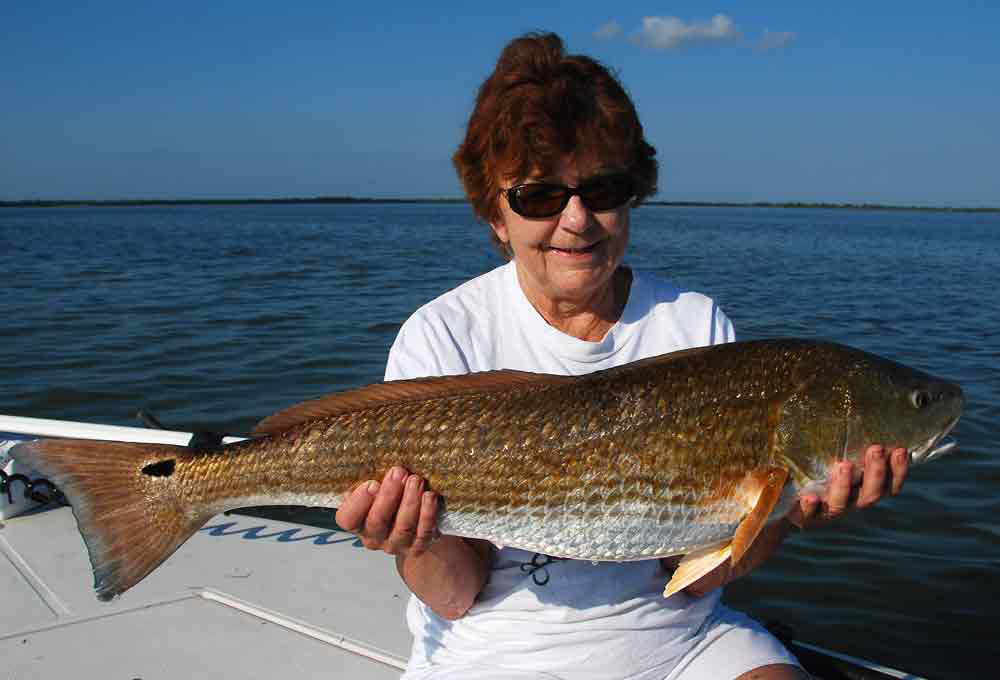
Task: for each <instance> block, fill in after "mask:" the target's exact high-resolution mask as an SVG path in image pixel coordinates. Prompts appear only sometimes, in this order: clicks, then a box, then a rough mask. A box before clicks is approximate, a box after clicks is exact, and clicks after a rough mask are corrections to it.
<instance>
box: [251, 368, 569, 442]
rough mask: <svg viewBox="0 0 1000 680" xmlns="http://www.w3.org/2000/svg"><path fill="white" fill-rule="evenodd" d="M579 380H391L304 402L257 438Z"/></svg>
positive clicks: (491, 376)
mask: <svg viewBox="0 0 1000 680" xmlns="http://www.w3.org/2000/svg"><path fill="white" fill-rule="evenodd" d="M574 380H576V378H574V377H573V376H567V375H548V374H545V373H529V372H527V371H514V370H509V369H507V370H502V371H483V372H481V373H468V374H466V375H448V376H442V377H434V378H413V379H411V380H392V381H390V382H384V383H375V384H374V385H368V386H367V387H359V388H357V389H353V390H347V391H346V392H337V393H336V394H330V395H327V396H325V397H320V398H319V399H313V400H311V401H304V402H302V403H300V404H296V405H294V406H290V407H288V408H286V409H284V410H283V411H279V412H277V413H275V414H274V415H271V416H268V417H267V418H264V420H262V421H260V422H259V423H258V424H257V427H256V428H254V431H253V433H254V434H257V435H263V434H277V433H278V432H284V431H285V430H287V429H289V428H291V427H294V426H295V425H299V424H301V423H305V422H308V421H310V420H316V419H318V418H329V417H331V416H337V415H341V414H344V413H348V412H350V411H357V410H360V409H365V408H375V407H378V406H386V405H389V404H395V403H400V402H407V401H421V400H424V399H434V398H441V397H452V396H456V395H460V394H477V393H483V392H493V391H497V390H504V389H510V388H511V387H514V386H523V385H534V386H536V387H547V386H552V385H564V384H566V383H569V382H573V381H574Z"/></svg>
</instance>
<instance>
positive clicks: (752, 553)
mask: <svg viewBox="0 0 1000 680" xmlns="http://www.w3.org/2000/svg"><path fill="white" fill-rule="evenodd" d="M909 467H910V456H909V454H907V452H906V449H901V448H897V449H893V450H892V451H890V452H888V453H887V452H886V450H885V447H883V446H881V445H879V444H873V445H872V446H869V447H868V449H867V450H866V451H865V455H864V462H863V469H861V470H858V469H857V468H856V466H855V465H854V464H852V463H851V462H850V461H841V462H839V463H837V464H836V465H835V466H834V468H833V470H832V471H831V479H830V487H829V490H828V491H827V494H826V496H825V497H824V498H820V497H819V496H817V495H815V494H810V495H806V496H803V497H802V498H801V499H800V501H799V503H798V504H797V505H796V506H795V507H794V508H793V509H792V511H791V512H790V513H789V514H788V516H787V517H785V518H784V519H782V520H781V521H779V522H775V523H774V524H771V525H770V526H767V527H765V528H764V530H763V531H762V532H761V533H760V535H759V536H758V537H757V540H755V541H754V542H753V544H752V545H751V546H750V549H749V550H748V551H747V553H746V554H745V555H744V556H743V559H742V560H740V562H739V564H736V565H733V564H732V563H731V562H729V561H727V562H725V563H723V564H721V565H719V566H718V567H716V568H715V569H713V570H712V571H710V572H709V573H707V574H705V575H704V576H702V577H701V578H700V579H698V580H697V581H695V582H694V583H692V584H691V585H690V586H688V587H687V588H685V589H684V592H686V593H688V594H689V595H694V596H696V597H701V596H703V595H705V594H707V593H709V592H711V591H712V590H715V589H716V588H719V587H721V586H724V585H726V584H727V583H730V582H732V581H735V580H736V579H738V578H740V577H741V576H745V575H746V574H748V573H750V572H751V571H753V570H754V569H755V568H757V567H758V566H760V565H761V564H763V563H764V562H766V561H767V559H768V558H770V557H771V555H773V554H774V552H775V551H776V550H777V549H778V546H780V545H781V543H782V541H784V540H785V537H786V536H787V535H788V533H789V532H790V531H791V528H792V525H793V524H794V525H795V526H798V527H799V528H802V529H812V528H815V527H818V526H822V525H824V524H826V523H827V522H829V521H830V520H831V519H835V518H837V517H840V516H841V515H843V514H844V513H845V512H847V511H849V510H852V509H854V508H867V507H870V506H872V505H874V504H875V503H878V502H879V501H880V500H882V499H883V498H884V497H885V496H886V495H891V496H895V495H896V494H897V493H899V491H900V489H902V488H903V482H904V481H905V480H906V473H907V472H908V471H909ZM859 477H860V484H858V483H857V480H858V478H859ZM664 566H666V567H667V568H671V567H673V566H676V562H674V561H665V562H664Z"/></svg>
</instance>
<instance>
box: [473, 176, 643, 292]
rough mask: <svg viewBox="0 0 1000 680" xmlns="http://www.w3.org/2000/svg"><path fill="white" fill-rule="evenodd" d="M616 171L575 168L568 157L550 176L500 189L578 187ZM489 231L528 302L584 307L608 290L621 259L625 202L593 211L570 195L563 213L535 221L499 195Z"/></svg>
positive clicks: (625, 228)
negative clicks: (507, 253)
mask: <svg viewBox="0 0 1000 680" xmlns="http://www.w3.org/2000/svg"><path fill="white" fill-rule="evenodd" d="M620 171H621V169H620V168H615V167H604V166H601V165H600V164H597V163H592V164H583V165H582V166H581V167H578V165H577V163H576V161H575V160H574V159H573V158H567V159H564V161H563V162H562V163H561V164H560V166H559V168H558V169H557V171H556V173H557V174H555V175H553V176H551V177H530V178H529V179H526V180H524V182H506V183H504V182H501V187H503V188H504V189H508V188H510V187H511V186H514V185H515V184H521V183H529V182H547V183H552V184H563V185H566V186H568V187H577V186H579V185H580V184H581V183H584V182H586V181H587V180H589V179H592V178H593V177H596V176H598V175H603V174H612V173H615V172H620ZM491 226H492V227H493V230H494V232H496V235H497V237H498V238H499V239H500V240H501V241H503V242H504V243H505V244H507V245H508V246H509V248H510V249H511V251H512V252H513V255H514V262H515V265H516V266H517V269H518V274H519V278H520V281H521V285H522V286H524V287H526V288H527V290H525V292H526V293H528V295H529V297H533V296H542V297H543V298H545V299H546V300H547V301H549V302H553V303H559V302H571V303H572V302H577V303H579V302H586V301H588V300H593V299H596V298H598V297H600V294H601V293H603V292H605V289H606V288H607V287H608V286H610V285H611V277H612V275H613V274H614V272H615V270H616V269H617V268H618V265H619V264H621V261H622V257H623V256H624V255H625V247H626V245H628V229H629V202H628V201H626V203H625V204H624V205H622V206H621V207H619V208H615V209H613V210H610V211H606V212H592V211H590V210H588V209H587V207H586V206H584V205H583V203H582V202H581V201H580V197H579V196H572V197H571V198H570V200H569V203H568V204H567V205H566V207H565V208H564V209H563V211H562V212H561V213H559V214H557V215H555V216H553V217H546V218H543V219H533V218H527V217H522V216H521V215H518V214H517V213H515V212H514V211H513V210H511V207H510V204H509V203H508V201H507V198H506V195H502V196H501V197H500V219H499V220H498V221H496V222H493V223H492V224H491Z"/></svg>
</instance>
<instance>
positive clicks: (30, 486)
mask: <svg viewBox="0 0 1000 680" xmlns="http://www.w3.org/2000/svg"><path fill="white" fill-rule="evenodd" d="M13 482H21V483H22V484H23V485H24V497H25V498H30V499H31V500H33V501H35V502H36V503H41V504H42V505H44V504H46V503H51V502H53V501H55V502H58V503H65V502H66V497H65V496H64V495H63V492H62V491H60V490H59V489H57V488H56V485H55V484H53V483H52V482H50V481H49V480H47V479H45V478H44V477H38V478H36V479H29V478H28V477H26V476H25V475H22V474H20V473H18V474H16V475H8V474H7V473H6V472H4V471H3V470H0V494H7V502H8V503H11V504H13V503H14V493H13V491H11V485H12V483H13ZM39 487H48V488H49V492H48V494H44V493H42V492H41V491H39Z"/></svg>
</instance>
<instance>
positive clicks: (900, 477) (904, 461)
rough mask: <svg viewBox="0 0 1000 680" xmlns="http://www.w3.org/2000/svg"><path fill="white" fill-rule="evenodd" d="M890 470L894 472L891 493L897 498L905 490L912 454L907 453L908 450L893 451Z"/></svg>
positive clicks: (890, 458) (890, 457)
mask: <svg viewBox="0 0 1000 680" xmlns="http://www.w3.org/2000/svg"><path fill="white" fill-rule="evenodd" d="M889 468H890V469H891V470H892V484H891V485H890V489H889V491H890V493H892V495H893V496H895V495H896V494H898V493H899V491H900V489H902V488H903V482H904V481H905V480H906V475H907V473H908V472H909V471H910V454H909V453H907V452H906V449H894V450H893V451H892V453H891V454H890V455H889Z"/></svg>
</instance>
